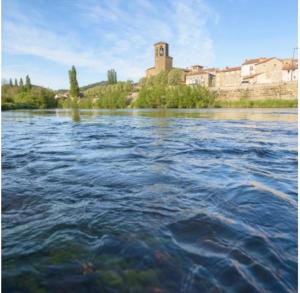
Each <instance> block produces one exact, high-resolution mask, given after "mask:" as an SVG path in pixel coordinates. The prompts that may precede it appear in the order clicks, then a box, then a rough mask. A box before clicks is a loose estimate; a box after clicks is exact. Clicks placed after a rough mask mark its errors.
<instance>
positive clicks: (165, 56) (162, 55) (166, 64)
mask: <svg viewBox="0 0 300 293" xmlns="http://www.w3.org/2000/svg"><path fill="white" fill-rule="evenodd" d="M154 54H155V57H154V61H155V69H156V72H157V73H159V72H160V71H166V70H171V69H172V63H173V58H172V57H170V56H169V44H167V43H163V42H158V43H156V44H154Z"/></svg>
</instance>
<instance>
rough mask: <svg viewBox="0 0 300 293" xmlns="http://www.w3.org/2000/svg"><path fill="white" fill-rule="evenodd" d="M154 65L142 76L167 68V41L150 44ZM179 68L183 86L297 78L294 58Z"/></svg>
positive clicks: (170, 63) (223, 86) (239, 84)
mask: <svg viewBox="0 0 300 293" xmlns="http://www.w3.org/2000/svg"><path fill="white" fill-rule="evenodd" d="M154 60H155V65H154V67H151V68H149V69H147V70H146V77H150V76H153V75H156V74H158V73H159V72H161V71H169V70H172V69H174V68H173V58H172V57H170V56H169V44H168V43H165V42H158V43H156V44H154ZM177 69H179V70H181V71H182V82H183V83H185V84H187V85H201V86H204V87H208V88H216V89H229V88H238V87H243V86H245V85H246V86H250V85H256V84H257V85H271V84H274V85H275V84H277V85H278V84H281V83H288V82H297V81H298V60H297V59H294V58H283V59H281V58H277V57H259V58H254V59H246V60H245V61H244V62H243V63H242V64H241V65H240V66H237V67H226V68H223V69H220V68H206V67H204V66H202V65H192V66H191V67H190V68H184V69H183V68H177Z"/></svg>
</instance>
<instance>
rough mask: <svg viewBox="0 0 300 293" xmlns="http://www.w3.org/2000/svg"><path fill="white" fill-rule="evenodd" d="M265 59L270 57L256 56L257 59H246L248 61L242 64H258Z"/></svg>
mask: <svg viewBox="0 0 300 293" xmlns="http://www.w3.org/2000/svg"><path fill="white" fill-rule="evenodd" d="M265 59H269V58H266V57H260V58H255V59H246V61H245V62H244V63H243V64H242V65H248V64H256V63H259V62H261V61H263V60H265Z"/></svg>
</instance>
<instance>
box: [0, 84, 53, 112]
mask: <svg viewBox="0 0 300 293" xmlns="http://www.w3.org/2000/svg"><path fill="white" fill-rule="evenodd" d="M2 93H3V96H2V106H1V109H2V110H13V109H46V108H55V107H56V106H57V101H56V100H55V99H54V92H53V91H51V90H48V89H45V88H41V87H32V88H31V89H26V90H25V89H21V88H20V87H11V88H10V89H7V88H5V87H2Z"/></svg>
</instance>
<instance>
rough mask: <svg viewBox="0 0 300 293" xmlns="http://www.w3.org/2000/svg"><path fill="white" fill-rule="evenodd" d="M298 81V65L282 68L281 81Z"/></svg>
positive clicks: (288, 65)
mask: <svg viewBox="0 0 300 293" xmlns="http://www.w3.org/2000/svg"><path fill="white" fill-rule="evenodd" d="M297 80H298V64H287V65H283V66H282V81H283V82H288V81H297Z"/></svg>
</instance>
